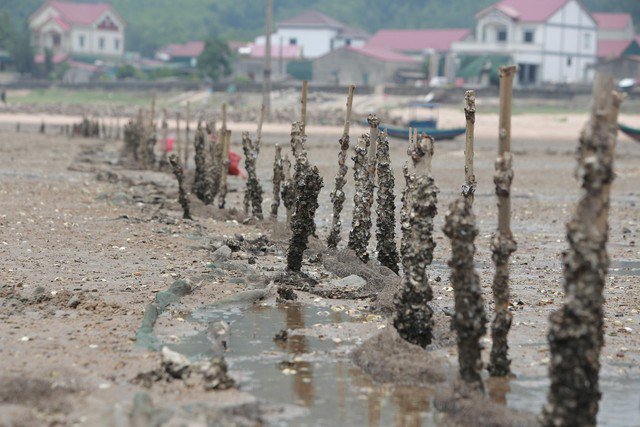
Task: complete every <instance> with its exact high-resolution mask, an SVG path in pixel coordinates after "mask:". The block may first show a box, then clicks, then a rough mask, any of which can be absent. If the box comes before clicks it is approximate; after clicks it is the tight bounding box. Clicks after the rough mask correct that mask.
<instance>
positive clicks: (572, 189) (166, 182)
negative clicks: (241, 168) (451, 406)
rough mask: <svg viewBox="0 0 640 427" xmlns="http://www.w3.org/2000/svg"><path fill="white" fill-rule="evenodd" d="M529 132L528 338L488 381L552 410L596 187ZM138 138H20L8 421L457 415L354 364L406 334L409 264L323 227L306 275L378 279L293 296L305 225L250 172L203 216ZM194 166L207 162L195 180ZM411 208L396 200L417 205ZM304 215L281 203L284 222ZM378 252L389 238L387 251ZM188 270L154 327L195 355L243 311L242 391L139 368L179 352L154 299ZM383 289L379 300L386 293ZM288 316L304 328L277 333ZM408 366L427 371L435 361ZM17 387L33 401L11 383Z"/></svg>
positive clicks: (15, 151)
mask: <svg viewBox="0 0 640 427" xmlns="http://www.w3.org/2000/svg"><path fill="white" fill-rule="evenodd" d="M513 133H514V141H513V153H514V169H515V171H516V179H515V180H514V183H513V188H512V197H513V200H512V204H513V219H512V229H513V233H514V237H515V239H516V240H517V241H518V251H517V252H516V253H515V254H514V255H513V257H512V264H511V272H510V274H511V279H510V280H511V284H512V285H511V292H512V295H511V301H512V305H511V307H510V309H511V312H512V313H513V315H514V319H513V325H512V329H511V331H510V335H509V338H510V341H509V346H510V357H511V359H512V364H511V369H512V371H513V372H514V374H515V376H516V377H515V378H514V379H512V380H504V381H495V380H493V379H491V380H488V379H487V375H486V372H484V373H483V377H484V379H485V388H486V391H487V395H488V396H489V398H490V399H491V401H492V402H493V403H495V404H496V405H497V407H498V408H501V407H503V406H502V405H507V406H508V407H510V408H513V409H518V410H522V411H525V412H527V413H530V414H536V413H539V411H540V408H541V406H542V405H543V403H544V402H545V401H546V393H547V389H548V384H549V382H548V379H547V370H548V362H549V352H548V346H547V341H546V333H547V330H548V316H549V314H550V313H551V312H552V311H553V310H555V309H557V308H558V307H559V305H560V303H561V302H562V294H563V293H562V272H561V258H560V254H561V252H562V251H563V250H565V249H566V247H567V245H566V243H565V238H564V234H565V229H564V224H565V222H566V221H567V219H568V218H569V217H570V213H571V212H572V209H573V206H574V204H575V202H576V200H577V194H578V191H577V184H576V182H575V180H574V178H573V176H572V174H573V169H574V165H575V160H574V157H573V150H574V148H575V145H576V142H573V141H572V142H570V143H569V142H567V141H566V140H561V141H555V140H545V139H539V140H535V141H532V140H528V141H525V140H518V139H517V131H516V129H514V131H513ZM356 134H357V132H354V135H352V136H353V137H354V138H355V135H356ZM335 138H336V140H330V139H327V138H326V137H314V136H313V135H310V136H309V140H308V142H307V149H308V151H309V157H310V158H311V159H313V163H314V164H315V165H317V166H318V169H319V172H320V175H321V176H322V177H323V178H324V180H325V182H329V183H331V182H332V179H333V177H334V176H335V173H336V170H337V163H336V153H335V147H336V141H337V138H339V135H336V137H335ZM576 138H577V133H576ZM288 140H289V136H288V135H286V134H282V135H272V134H266V135H264V137H263V146H262V149H261V154H260V157H259V158H258V164H257V174H258V178H259V179H260V181H261V183H262V185H263V188H264V194H265V199H264V201H263V203H264V205H263V209H264V208H266V207H267V206H269V205H270V203H271V198H270V195H271V193H272V188H271V175H272V170H273V165H272V159H273V158H274V144H275V143H276V142H278V143H280V144H281V145H282V146H283V147H285V146H287V142H288ZM352 140H355V139H352ZM390 142H391V150H390V155H391V161H392V166H393V171H394V174H395V180H396V183H401V182H403V177H402V170H401V165H402V163H403V162H404V160H405V158H404V153H405V152H406V149H405V148H406V147H405V146H404V145H403V143H401V142H399V141H397V140H391V141H390ZM119 148H120V147H119V146H117V145H114V144H112V143H104V142H103V141H95V140H83V139H73V140H68V139H67V138H63V137H58V136H51V135H47V136H42V135H36V134H26V133H24V134H18V135H16V134H15V133H13V132H1V133H0V157H1V158H2V161H0V319H1V320H2V322H0V368H2V377H1V378H0V386H1V387H0V390H1V391H0V419H1V420H3V422H4V423H5V424H7V421H5V420H11V422H13V425H51V424H57V425H74V424H80V425H125V426H126V425H152V424H151V420H156V421H158V420H171V422H174V423H179V422H182V421H184V422H187V421H194V420H200V421H199V422H201V420H207V422H210V423H212V424H213V425H261V424H262V425H264V424H266V425H288V424H291V425H420V424H422V425H433V424H442V425H446V424H447V420H446V416H445V415H446V414H445V415H443V414H444V412H443V411H439V410H437V407H438V405H436V404H435V403H436V402H439V400H438V398H437V397H436V392H435V387H434V384H433V383H430V381H427V380H425V381H419V384H415V383H414V384H404V385H393V384H392V383H393V381H396V380H397V376H398V375H401V374H402V373H397V372H396V373H393V372H392V373H391V374H388V373H387V374H385V375H387V376H379V375H375V373H374V372H373V370H371V369H370V368H366V366H365V369H362V368H361V367H359V366H358V365H361V366H364V364H362V363H355V362H354V357H353V351H354V350H355V349H357V348H358V347H359V346H361V345H362V344H364V343H366V342H367V341H368V340H370V339H375V337H378V335H377V334H379V333H380V332H382V333H389V332H388V331H389V329H388V328H389V327H390V326H389V317H387V316H388V315H389V314H390V313H389V311H388V310H389V307H390V301H392V297H393V293H394V291H395V290H397V288H398V286H399V279H398V278H397V276H395V275H393V273H392V272H390V271H389V270H388V269H382V267H375V268H373V267H369V266H366V267H361V268H360V267H358V268H355V267H353V265H354V264H350V262H349V261H348V260H345V257H341V256H340V255H339V252H338V253H323V249H322V246H323V245H321V244H320V242H319V241H318V240H314V239H311V240H310V247H309V250H307V251H306V252H305V256H304V258H303V265H302V272H303V273H305V274H307V275H308V276H309V277H311V278H312V279H313V280H315V281H316V282H318V283H320V284H324V285H327V284H329V283H333V281H335V280H338V279H341V280H346V279H349V277H350V275H352V274H356V275H360V276H361V277H363V278H364V279H365V282H366V285H364V287H362V288H358V289H359V290H360V291H362V293H361V295H359V296H357V297H356V298H355V299H329V298H327V297H321V296H318V295H314V294H311V293H308V292H302V291H295V294H296V295H297V300H296V301H293V302H291V301H287V302H277V301H276V298H277V296H278V293H277V289H276V286H275V285H274V284H273V281H274V280H275V279H276V278H277V277H278V275H281V274H282V272H283V271H284V268H285V258H286V244H287V241H288V237H289V236H288V233H287V232H286V229H284V228H283V227H282V226H281V225H276V224H274V223H272V222H270V221H265V222H260V223H259V222H257V221H255V220H246V221H245V217H244V216H243V215H241V214H239V213H237V212H239V211H241V206H242V189H244V186H245V183H244V181H242V180H240V179H236V178H235V177H230V180H229V187H230V192H229V195H228V199H227V206H228V208H229V210H227V211H221V210H219V209H217V208H216V207H212V206H204V205H203V204H201V203H199V202H198V201H197V199H196V198H195V197H191V198H190V202H191V214H192V216H193V217H194V220H193V221H190V220H183V219H182V210H181V208H180V205H179V204H178V202H177V195H178V191H177V185H176V183H175V179H174V177H173V176H171V175H170V174H168V173H159V172H152V171H140V170H130V169H125V168H122V167H119V166H117V165H116V164H115V162H116V160H117V153H118V151H119ZM463 149H464V141H462V140H460V141H454V142H446V143H436V148H435V155H434V160H433V175H434V177H435V179H436V180H437V182H438V187H439V188H440V190H441V192H440V195H439V198H438V210H439V212H445V211H446V206H448V205H449V203H451V201H453V200H454V198H455V197H457V195H458V192H459V187H460V183H461V182H462V180H463V177H464V170H463V161H464V154H463ZM232 150H234V151H236V152H238V151H239V150H240V141H239V139H238V140H235V139H234V141H233V143H232ZM351 155H352V151H350V156H351ZM494 158H495V142H494V141H491V140H482V139H481V140H479V141H478V144H477V147H476V170H475V173H476V177H477V181H478V187H477V191H476V195H475V204H474V212H475V214H476V217H477V226H478V228H479V235H478V237H477V239H476V242H475V244H476V246H477V251H478V252H477V254H476V258H475V266H476V270H477V271H478V274H479V276H480V282H481V288H482V292H483V296H484V299H485V303H486V307H485V308H486V310H487V312H491V311H492V310H493V304H492V298H491V288H490V285H491V278H492V276H493V267H492V263H491V252H490V239H491V233H492V232H493V230H495V227H496V223H495V197H494V195H493V184H492V174H493V161H494ZM638 161H640V145H638V144H635V143H631V142H627V141H624V142H621V143H620V144H619V146H618V154H617V157H616V166H615V168H616V173H617V177H616V181H615V184H614V187H613V194H612V208H611V219H610V227H611V230H610V243H609V245H608V250H609V254H610V258H611V270H610V275H609V277H608V278H607V283H606V286H605V298H606V303H605V346H604V348H603V353H602V358H601V362H602V370H601V380H600V385H601V390H602V392H603V397H602V400H601V407H600V412H599V416H598V417H599V418H598V420H599V423H600V424H601V425H606V426H628V425H634V423H636V424H637V420H638V419H640V400H638V395H640V368H639V366H640V335H639V332H638V331H639V330H640V314H639V313H638V310H639V307H640V291H639V290H638V287H637V283H636V282H637V277H638V275H640V249H639V248H638V246H637V244H638V242H639V240H638V239H639V238H640V224H639V220H638V206H637V204H638V203H640V192H639V191H638V190H637V182H638V179H639V178H640V172H639V170H640V169H639V168H638V166H637V165H638ZM193 166H194V165H193V164H192V165H190V166H189V168H188V169H187V174H186V175H187V179H189V171H192V169H193ZM350 166H351V165H350ZM186 188H190V187H189V186H188V185H187V187H186ZM330 190H331V189H330V188H329V189H328V188H325V189H323V191H322V192H321V193H320V199H319V210H318V214H317V215H316V224H317V229H318V234H319V237H320V241H324V240H326V236H327V235H328V232H329V229H330V225H331V207H332V205H331V203H330ZM344 191H345V193H346V198H345V199H346V201H345V207H344V211H343V212H342V220H343V221H342V222H343V229H342V242H341V244H340V245H339V248H342V247H344V245H345V244H346V240H347V236H348V230H349V229H350V226H351V214H352V210H353V204H352V200H353V177H352V175H351V174H349V175H348V176H347V184H346V186H345V188H344ZM399 204H400V200H399V198H396V208H397V209H398V210H399V207H400V206H399ZM233 207H236V208H237V209H238V211H233V210H232V209H233ZM230 210H231V211H230ZM397 212H398V211H397ZM284 217H285V213H284V209H281V210H280V218H279V220H280V222H281V223H282V222H283V221H284ZM443 223H444V220H443V216H442V215H439V216H437V217H436V218H435V226H434V230H435V232H434V235H435V241H436V243H437V245H436V248H435V251H434V262H433V264H432V265H431V266H429V268H428V273H429V277H430V279H431V283H432V287H433V292H434V299H433V308H434V318H435V328H434V330H435V332H434V333H435V339H434V341H435V344H437V343H441V345H433V347H429V348H427V349H426V350H421V351H424V352H425V354H427V355H428V356H429V357H431V356H433V357H437V358H438V360H441V361H442V366H443V368H442V369H441V370H438V372H437V374H439V375H444V377H445V381H444V382H443V383H440V384H445V385H446V388H449V386H450V385H451V384H452V383H453V380H451V381H450V378H452V376H453V377H455V371H456V369H455V368H452V367H455V366H456V365H457V359H456V357H457V356H456V347H455V337H454V335H453V333H452V332H451V331H450V329H449V321H450V314H451V313H452V312H453V292H452V291H453V290H452V287H451V284H450V283H449V279H448V277H449V269H448V267H447V265H446V262H447V260H448V259H449V258H450V244H449V242H448V239H446V237H445V236H444V233H443V232H442V227H443ZM261 236H262V237H261ZM397 236H399V228H398V230H397ZM372 240H375V239H372ZM224 245H227V246H229V248H230V249H231V253H230V254H227V255H226V259H220V258H218V259H214V255H213V254H214V252H215V251H216V250H218V249H219V248H220V247H222V246H224ZM374 248H375V242H374V241H371V242H370V245H369V251H370V252H371V253H373V251H374ZM318 254H321V255H320V256H318ZM336 254H338V255H336ZM217 256H219V255H216V257H217ZM331 257H333V258H331ZM352 257H355V255H352ZM331 259H334V260H337V259H340V260H341V261H343V262H342V263H338V262H333V263H332V262H331ZM351 270H353V271H351ZM367 275H368V277H367ZM178 279H185V280H188V283H189V286H190V292H189V293H185V294H184V295H182V296H180V298H179V301H177V300H175V301H172V302H171V304H168V305H167V306H166V308H165V309H164V310H163V311H162V312H161V313H159V315H158V316H157V319H155V322H153V323H152V325H151V329H150V331H149V334H152V335H153V336H154V337H155V338H157V339H158V342H160V343H162V344H165V345H167V346H168V347H169V348H172V349H174V350H178V351H182V352H184V354H185V355H188V356H189V357H190V358H193V359H194V360H195V359H198V358H201V357H204V355H206V354H207V352H208V351H213V350H212V348H211V340H209V339H208V338H207V330H208V328H209V325H210V323H211V322H213V323H215V322H219V321H221V320H224V321H226V322H228V323H229V339H228V343H227V344H228V349H227V351H226V352H224V355H225V359H226V362H227V364H228V369H229V374H230V375H231V377H232V378H233V379H234V381H235V383H236V386H235V387H233V388H230V389H227V390H222V391H204V390H203V389H202V388H201V387H197V386H190V385H189V384H186V383H184V382H181V381H175V382H169V383H154V384H152V385H151V386H150V387H149V388H146V387H143V386H141V385H139V384H136V383H135V382H134V381H133V379H134V378H135V377H136V376H137V375H138V374H140V373H144V372H149V371H151V370H153V369H156V368H157V367H158V366H159V358H160V355H159V353H158V352H155V351H151V350H149V349H147V348H144V346H138V345H137V344H138V342H137V332H138V331H139V330H140V327H141V326H142V325H143V322H144V320H145V311H146V308H147V306H148V305H149V304H150V303H154V302H157V301H158V294H160V293H161V292H163V291H166V290H167V289H169V288H170V286H171V284H172V283H174V282H175V281H176V280H178ZM356 285H357V283H356V284H354V286H356ZM380 289H382V291H381V293H380V294H379V295H378V297H377V299H376V300H372V298H371V297H370V296H369V295H366V294H368V293H369V291H370V290H375V291H376V292H380V291H379V290H380ZM334 296H335V294H334ZM348 296H349V298H351V297H354V295H348ZM228 298H231V300H229V299H228ZM225 299H227V300H226V301H227V302H226V303H223V304H222V305H220V304H221V303H220V301H224V300H225ZM256 300H259V301H258V302H257V303H254V302H255V301H256ZM385 301H386V302H385ZM385 310H386V311H385ZM283 329H285V330H287V339H286V340H275V341H274V337H275V335H276V334H278V333H280V332H281V331H282V330H283ZM438 334H441V335H442V337H443V339H442V341H440V339H439V338H438V336H439V335H438ZM481 344H482V345H483V347H484V350H483V353H482V357H483V361H484V362H485V363H486V362H487V361H488V356H489V355H488V349H489V348H490V345H491V343H490V341H489V339H488V338H487V337H486V336H485V338H483V339H482V340H481ZM390 347H392V348H394V349H397V346H394V345H391V346H390ZM365 348H366V346H365V347H362V349H365ZM362 349H361V350H362ZM380 349H382V350H384V347H382V346H380ZM407 366H410V367H411V368H412V369H415V364H411V363H409V364H408V365H407ZM367 371H369V373H368V372H367ZM370 373H371V374H370ZM404 375H406V372H405V373H404ZM16 389H19V390H20V393H22V394H16V393H9V392H7V390H16ZM18 397H19V399H18ZM465 411H466V409H465ZM497 411H498V412H499V409H498V410H497ZM465 413H466V412H465ZM469 413H473V411H471V412H469ZM501 415H504V413H501ZM525 418H526V417H525ZM527 419H528V418H527ZM140 420H142V421H140ZM512 420H513V418H512ZM167 422H168V421H167ZM449 422H451V419H449ZM118 423H119V424H118ZM136 423H138V424H136ZM216 423H217V424H216ZM234 423H235V424H234ZM0 425H2V424H1V423H0ZM7 425H11V424H10V423H9V424H7ZM157 425H162V423H161V422H159V421H158V424H157Z"/></svg>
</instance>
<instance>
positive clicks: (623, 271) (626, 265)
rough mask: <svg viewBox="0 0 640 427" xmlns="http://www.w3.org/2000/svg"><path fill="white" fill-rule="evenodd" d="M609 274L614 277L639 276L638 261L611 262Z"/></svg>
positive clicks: (639, 265)
mask: <svg viewBox="0 0 640 427" xmlns="http://www.w3.org/2000/svg"><path fill="white" fill-rule="evenodd" d="M609 273H610V274H612V275H614V276H640V261H637V260H634V261H611V264H610V265H609Z"/></svg>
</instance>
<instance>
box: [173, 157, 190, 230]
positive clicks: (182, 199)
mask: <svg viewBox="0 0 640 427" xmlns="http://www.w3.org/2000/svg"><path fill="white" fill-rule="evenodd" d="M169 163H171V168H172V169H173V174H174V175H175V177H176V180H177V181H178V202H179V203H180V206H182V218H184V219H191V213H190V211H189V197H188V196H187V192H186V190H185V189H184V171H183V170H182V165H181V164H180V159H179V158H178V156H177V155H176V154H175V153H172V154H171V155H170V156H169Z"/></svg>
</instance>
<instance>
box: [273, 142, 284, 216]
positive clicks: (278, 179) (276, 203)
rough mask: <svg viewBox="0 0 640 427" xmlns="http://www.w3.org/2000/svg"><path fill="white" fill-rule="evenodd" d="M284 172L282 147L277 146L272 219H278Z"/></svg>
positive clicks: (274, 165)
mask: <svg viewBox="0 0 640 427" xmlns="http://www.w3.org/2000/svg"><path fill="white" fill-rule="evenodd" d="M283 174H284V172H283V171H282V147H281V146H280V144H276V154H275V158H274V160H273V201H272V202H271V218H273V219H274V220H277V219H278V209H279V208H280V187H281V186H282V179H283V178H284V177H283Z"/></svg>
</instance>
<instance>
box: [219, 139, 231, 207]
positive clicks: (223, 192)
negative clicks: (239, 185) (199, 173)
mask: <svg viewBox="0 0 640 427" xmlns="http://www.w3.org/2000/svg"><path fill="white" fill-rule="evenodd" d="M230 145H231V131H230V130H228V129H227V130H226V131H225V132H224V139H223V140H222V158H221V160H220V196H219V197H218V207H219V208H220V209H224V205H225V203H226V202H227V192H228V191H229V189H228V187H227V177H228V176H229V146H230Z"/></svg>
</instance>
